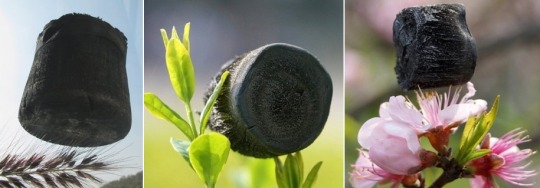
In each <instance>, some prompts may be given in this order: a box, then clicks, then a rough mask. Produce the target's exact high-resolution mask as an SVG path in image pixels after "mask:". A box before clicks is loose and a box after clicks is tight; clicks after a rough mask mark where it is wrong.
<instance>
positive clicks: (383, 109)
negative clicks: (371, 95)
mask: <svg viewBox="0 0 540 188" xmlns="http://www.w3.org/2000/svg"><path fill="white" fill-rule="evenodd" d="M379 116H380V117H381V118H384V119H391V117H390V114H389V113H388V102H384V103H382V104H381V106H380V107H379Z"/></svg>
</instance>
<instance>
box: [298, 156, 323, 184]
mask: <svg viewBox="0 0 540 188" xmlns="http://www.w3.org/2000/svg"><path fill="white" fill-rule="evenodd" d="M321 165H322V161H319V162H318V163H317V164H315V166H313V168H311V170H310V171H309V174H308V176H307V177H306V181H304V184H302V188H311V187H312V186H313V184H314V183H315V181H316V180H317V174H318V173H319V169H320V168H321Z"/></svg>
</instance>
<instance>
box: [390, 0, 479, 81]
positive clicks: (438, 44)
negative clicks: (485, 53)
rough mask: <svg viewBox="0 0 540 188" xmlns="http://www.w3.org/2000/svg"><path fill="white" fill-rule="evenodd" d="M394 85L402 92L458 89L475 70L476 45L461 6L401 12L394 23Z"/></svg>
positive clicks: (411, 9)
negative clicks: (420, 89) (447, 88)
mask: <svg viewBox="0 0 540 188" xmlns="http://www.w3.org/2000/svg"><path fill="white" fill-rule="evenodd" d="M393 29H394V30H393V32H394V44H395V48H396V53H397V54H396V55H397V64H396V67H395V71H396V74H397V79H398V84H399V86H400V87H401V88H402V89H404V90H410V89H418V87H420V88H435V87H445V86H450V85H461V84H464V83H466V82H468V81H469V80H470V79H471V78H472V76H473V73H474V68H475V66H476V56H477V55H476V43H475V41H474V38H473V37H472V36H471V33H470V32H469V29H468V28H467V23H466V21H465V7H464V6H463V5H461V4H438V5H431V6H419V7H410V8H406V9H403V10H402V11H401V12H400V13H399V14H398V15H397V16H396V20H395V21H394V28H393Z"/></svg>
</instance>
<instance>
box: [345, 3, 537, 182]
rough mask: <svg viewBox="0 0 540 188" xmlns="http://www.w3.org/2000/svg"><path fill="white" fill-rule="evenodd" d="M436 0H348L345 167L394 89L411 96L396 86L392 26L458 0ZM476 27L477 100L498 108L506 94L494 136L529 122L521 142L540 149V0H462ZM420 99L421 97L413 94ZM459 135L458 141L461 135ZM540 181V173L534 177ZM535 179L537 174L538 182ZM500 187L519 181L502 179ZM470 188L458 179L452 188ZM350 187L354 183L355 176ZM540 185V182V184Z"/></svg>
mask: <svg viewBox="0 0 540 188" xmlns="http://www.w3.org/2000/svg"><path fill="white" fill-rule="evenodd" d="M451 2H457V3H459V1H442V0H441V1H437V0H422V1H419V0H409V1H392V0H363V1H356V0H345V38H346V40H345V65H344V66H345V69H344V70H345V72H344V74H345V88H346V89H345V110H346V112H345V113H346V118H345V119H346V120H345V121H346V128H345V137H346V141H345V142H346V147H345V153H346V156H345V167H344V168H345V171H346V173H347V175H346V176H347V177H346V179H348V178H349V177H348V173H350V172H351V170H352V168H351V165H352V164H353V163H354V162H355V160H356V159H357V157H358V152H357V149H358V148H359V147H360V146H359V144H358V142H357V134H358V130H359V129H360V126H361V125H362V124H363V123H364V122H365V121H366V120H368V119H369V118H372V117H375V116H378V109H379V105H380V104H381V103H382V102H385V101H388V98H389V97H390V96H393V95H404V94H406V95H409V96H411V97H412V96H413V93H411V92H409V93H405V92H403V91H401V90H400V89H399V87H398V85H397V79H396V74H395V73H394V67H395V64H396V55H395V49H394V46H393V42H392V26H393V22H394V19H395V17H396V14H397V13H398V12H399V11H401V10H402V9H403V8H405V7H410V6H416V5H429V4H437V3H451ZM462 3H463V4H464V5H465V8H466V18H467V24H468V26H469V30H470V32H471V33H472V35H473V36H474V37H475V39H476V44H477V49H478V59H477V65H476V70H475V74H474V76H473V78H472V80H471V81H472V82H473V83H474V84H475V87H476V90H477V93H476V96H475V97H474V98H480V99H485V100H486V101H487V102H488V105H489V106H491V105H492V103H493V100H494V99H495V97H496V96H497V95H501V103H500V106H499V113H498V117H497V119H496V121H495V124H494V125H493V128H492V130H491V134H492V135H493V136H496V137H500V136H501V135H503V134H504V133H506V132H508V131H510V130H512V129H515V128H517V127H522V128H523V129H525V130H527V133H528V134H529V135H530V136H531V140H532V141H531V142H528V143H524V144H521V145H519V146H520V148H531V149H533V150H536V151H538V150H539V149H540V146H539V145H538V143H539V139H540V116H539V111H540V100H538V96H540V89H539V88H540V74H538V72H540V63H538V61H539V59H540V53H539V52H540V1H520V2H519V3H515V2H514V1H491V0H478V1H467V2H462ZM412 98H414V97H412ZM454 140H456V139H454ZM532 159H533V163H532V165H531V166H530V167H529V168H531V169H535V170H537V171H539V170H540V156H539V155H538V154H537V155H533V156H532ZM531 179H538V178H531ZM532 181H533V180H532ZM500 185H501V187H512V185H509V184H504V183H501V184H500ZM459 186H465V187H469V182H468V180H459V181H457V182H455V183H452V184H449V187H459ZM346 187H350V184H349V183H348V181H347V182H346ZM536 187H540V185H538V184H537V185H536Z"/></svg>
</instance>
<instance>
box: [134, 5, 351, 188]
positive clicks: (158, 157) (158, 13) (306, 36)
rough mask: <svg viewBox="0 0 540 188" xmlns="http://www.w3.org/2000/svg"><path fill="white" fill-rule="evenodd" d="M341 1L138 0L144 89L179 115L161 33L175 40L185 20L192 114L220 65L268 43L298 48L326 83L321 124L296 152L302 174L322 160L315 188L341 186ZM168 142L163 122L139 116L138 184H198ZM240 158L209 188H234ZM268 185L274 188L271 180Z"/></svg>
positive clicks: (171, 131)
mask: <svg viewBox="0 0 540 188" xmlns="http://www.w3.org/2000/svg"><path fill="white" fill-rule="evenodd" d="M342 3H343V2H342V1H324V0H309V1H308V0H300V1H292V0H278V1H274V0H265V1H253V2H252V1H218V0H214V1H195V0H193V1H177V0H175V1H172V0H169V1H152V0H146V1H145V4H144V10H145V13H144V15H145V20H144V26H145V27H144V41H145V43H144V47H145V48H144V49H145V57H144V60H145V64H144V74H145V77H144V82H145V89H144V90H145V92H154V93H156V94H157V95H158V96H159V97H160V98H162V100H163V101H164V102H165V103H167V104H169V105H170V106H171V107H172V108H173V109H174V110H176V111H178V113H179V114H180V115H181V116H184V117H185V112H184V107H183V105H182V104H181V102H180V101H179V100H178V98H177V97H176V96H175V94H174V91H173V90H172V88H171V85H170V81H169V76H168V74H167V69H166V66H165V61H164V55H165V51H164V47H163V41H162V38H161V34H160V32H159V29H161V28H164V29H166V30H167V32H168V33H169V35H170V31H171V28H172V26H176V29H177V30H178V32H179V35H182V33H183V27H184V24H185V23H187V22H191V34H190V42H191V49H190V51H191V58H192V60H193V63H194V67H195V75H196V83H197V86H196V92H195V95H194V97H193V100H192V104H193V106H194V108H195V110H198V111H200V110H201V109H202V107H203V106H202V105H203V101H202V96H203V92H204V91H205V90H206V87H207V86H208V84H209V83H210V80H211V78H212V77H213V76H214V75H215V74H216V73H217V72H218V70H219V69H220V67H221V66H222V64H223V63H225V62H226V61H228V60H230V59H232V58H234V57H235V56H237V55H241V54H243V53H245V52H248V51H250V50H253V49H256V48H258V47H260V46H263V45H265V44H269V43H276V42H282V43H289V44H293V45H296V46H299V47H302V48H304V49H306V50H308V51H309V52H311V53H312V54H313V55H314V56H316V57H317V58H318V59H319V60H320V61H321V63H322V64H323V66H324V67H325V68H326V70H327V71H328V72H329V73H330V75H331V77H332V80H333V86H334V97H333V101H332V106H331V112H330V117H329V118H328V121H327V124H326V127H325V128H324V130H323V132H322V133H321V135H320V137H319V138H318V139H317V140H316V141H315V142H314V143H313V144H312V145H311V146H310V147H308V148H307V149H306V150H304V152H302V153H303V156H304V160H305V163H306V164H305V166H306V169H307V168H308V167H309V168H311V166H313V165H314V164H315V162H317V161H321V160H322V161H324V164H323V165H322V168H321V171H320V174H319V179H318V180H317V182H316V183H315V185H316V187H343V171H344V170H343V166H342V165H343V155H342V154H343V139H342V138H343V137H342V135H343V103H342V102H343V47H342V46H343V43H342V41H343V12H342V10H343V4H342ZM170 137H175V138H182V137H183V136H182V135H181V133H180V131H178V130H176V129H175V128H174V126H172V125H171V124H168V123H167V122H165V121H161V120H157V119H156V118H155V117H153V116H151V115H150V114H149V113H148V111H145V151H144V152H145V185H146V186H149V187H163V186H166V187H170V186H171V185H177V186H184V187H185V186H188V187H193V186H195V187H197V186H202V185H203V184H202V183H200V180H198V178H197V177H196V176H195V175H194V174H195V173H194V172H193V171H191V169H190V168H189V166H188V165H187V163H186V162H185V161H184V160H183V159H182V158H181V157H180V155H179V154H178V153H175V152H174V151H173V150H172V148H171V146H170V144H169V139H170ZM245 160H246V157H242V156H240V155H239V154H237V153H231V154H230V157H229V161H228V163H227V164H226V165H225V169H224V170H223V172H222V174H221V176H220V178H219V179H218V184H217V186H219V187H222V186H224V187H241V185H240V184H238V183H236V184H235V183H234V181H233V180H234V179H238V177H237V176H238V173H236V172H238V171H237V170H238V168H239V167H241V166H242V165H243V163H242V162H241V161H245ZM244 163H245V162H244ZM244 166H245V165H244ZM306 173H307V172H306ZM164 174H166V176H164ZM272 174H273V173H272ZM269 178H271V177H269ZM272 185H273V186H271V187H275V186H276V184H275V182H273V184H272ZM261 186H262V185H261ZM258 187H259V186H258Z"/></svg>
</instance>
